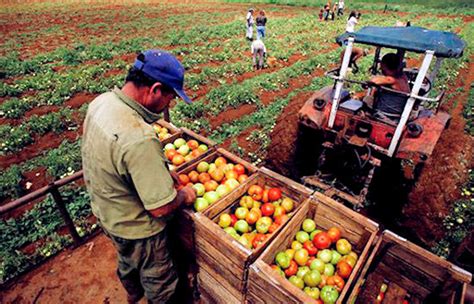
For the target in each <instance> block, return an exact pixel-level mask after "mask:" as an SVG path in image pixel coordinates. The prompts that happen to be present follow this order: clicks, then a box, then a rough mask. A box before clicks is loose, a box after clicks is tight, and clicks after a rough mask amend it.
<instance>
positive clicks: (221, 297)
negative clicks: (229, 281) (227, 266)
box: [198, 271, 244, 304]
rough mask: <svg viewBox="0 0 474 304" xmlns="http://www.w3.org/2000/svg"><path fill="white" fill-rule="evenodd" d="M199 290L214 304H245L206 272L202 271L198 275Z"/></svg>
mask: <svg viewBox="0 0 474 304" xmlns="http://www.w3.org/2000/svg"><path fill="white" fill-rule="evenodd" d="M198 280H199V290H200V291H201V292H203V293H205V295H206V297H208V298H210V299H211V300H212V302H213V303H219V304H228V303H229V304H234V303H235V304H237V303H243V300H244V299H242V298H240V299H239V298H236V297H235V296H234V295H233V294H232V293H231V292H229V290H227V289H226V288H225V287H224V286H223V285H222V284H221V283H220V282H219V281H217V280H216V279H214V277H213V276H212V275H210V274H209V273H207V272H206V271H200V272H199V274H198Z"/></svg>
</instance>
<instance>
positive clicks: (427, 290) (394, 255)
mask: <svg viewBox="0 0 474 304" xmlns="http://www.w3.org/2000/svg"><path fill="white" fill-rule="evenodd" d="M382 254H383V256H382ZM374 263H377V264H374ZM370 271H373V272H372V273H374V272H377V273H380V274H381V275H383V276H385V277H386V278H387V279H389V280H390V281H393V282H396V283H397V284H398V285H399V286H400V287H401V288H404V289H406V290H407V291H408V293H410V294H411V295H414V296H415V298H418V299H416V301H419V302H420V303H421V302H423V301H424V299H426V297H427V296H428V295H430V294H432V293H433V292H438V293H440V294H441V295H442V296H443V297H444V299H447V300H448V299H449V300H448V302H450V303H453V304H454V303H464V301H463V298H462V297H461V294H462V290H464V288H465V286H466V285H467V284H468V282H470V279H471V275H470V274H469V273H468V272H466V271H465V270H463V269H461V268H459V267H457V266H455V265H453V264H451V263H450V262H448V261H446V260H443V259H441V258H440V257H437V256H436V255H434V254H432V253H430V252H428V251H426V250H424V249H422V248H420V247H418V246H416V245H415V244H413V243H411V242H409V241H407V240H406V239H404V238H402V237H400V236H397V235H396V234H394V233H393V232H391V231H389V230H385V231H384V232H383V233H382V235H381V237H380V238H379V240H378V241H377V243H376V245H375V247H374V249H373V251H372V253H371V255H370V257H369V259H368V260H367V263H366V265H365V267H364V269H363V270H362V272H361V275H360V278H361V280H359V282H357V283H356V285H355V286H354V289H353V291H352V293H351V294H350V296H349V298H348V300H349V301H354V300H355V298H356V297H357V294H356V290H357V289H358V288H362V291H360V292H363V288H364V286H362V287H361V282H362V279H363V278H366V280H370V278H371V273H370ZM389 288H390V287H389ZM454 299H458V300H456V301H454ZM413 300H414V303H415V302H416V301H415V299H413Z"/></svg>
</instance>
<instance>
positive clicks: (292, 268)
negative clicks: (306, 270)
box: [285, 260, 298, 278]
mask: <svg viewBox="0 0 474 304" xmlns="http://www.w3.org/2000/svg"><path fill="white" fill-rule="evenodd" d="M297 272H298V264H296V262H295V260H291V262H290V267H288V268H287V269H285V275H286V277H287V278H289V277H291V276H293V275H295V274H296V273H297Z"/></svg>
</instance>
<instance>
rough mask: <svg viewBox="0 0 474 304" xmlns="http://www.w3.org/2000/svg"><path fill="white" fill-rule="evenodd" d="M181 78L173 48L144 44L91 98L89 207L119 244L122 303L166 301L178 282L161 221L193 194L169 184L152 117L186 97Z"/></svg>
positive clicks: (86, 157)
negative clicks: (119, 77) (112, 82)
mask: <svg viewBox="0 0 474 304" xmlns="http://www.w3.org/2000/svg"><path fill="white" fill-rule="evenodd" d="M183 82H184V68H183V66H182V65H181V63H180V62H179V61H178V60H177V59H176V58H175V57H174V56H173V55H171V54H169V53H167V52H165V51H162V50H148V51H146V52H143V53H141V54H139V55H138V57H137V59H136V60H135V63H134V64H133V66H132V67H131V68H130V70H129V71H128V75H127V77H126V79H125V84H124V86H123V87H122V88H121V89H119V88H115V89H113V90H112V91H110V92H107V93H104V94H102V95H100V96H98V97H97V98H95V99H94V100H93V101H92V102H91V104H90V105H89V109H88V111H87V115H86V118H85V122H84V134H83V139H82V151H81V152H82V165H83V169H84V181H85V184H86V187H87V190H88V191H89V193H90V196H91V206H92V212H93V213H94V215H95V216H96V217H97V218H98V221H99V223H100V225H101V227H102V228H103V230H104V232H105V234H106V235H107V236H108V237H109V238H110V239H111V241H112V243H113V245H114V247H115V249H116V250H117V256H118V269H117V275H118V277H119V279H120V281H121V283H122V285H123V287H124V288H125V290H126V291H127V300H128V303H136V302H138V301H139V300H140V299H141V298H143V296H145V297H146V298H147V300H148V303H167V302H169V301H171V299H172V297H173V295H174V294H175V289H176V286H177V283H178V277H177V272H176V270H175V265H174V264H173V262H172V259H171V256H170V253H169V251H168V244H167V229H166V227H167V221H168V219H169V218H170V216H171V215H172V214H173V213H174V211H175V210H177V209H178V208H180V207H182V206H183V205H190V204H192V203H193V202H194V200H195V198H196V194H195V192H194V190H193V189H192V188H191V187H189V186H187V187H184V188H182V189H181V190H179V191H177V190H176V189H175V182H174V178H173V177H172V175H171V173H170V171H169V170H168V167H167V164H166V161H165V159H166V158H165V156H164V154H163V149H162V146H161V143H160V141H159V140H158V137H157V136H156V133H155V131H154V130H153V127H152V125H151V123H153V122H154V121H156V120H158V119H159V118H160V115H159V113H161V112H163V110H164V109H166V108H167V107H168V105H169V103H170V102H171V100H173V99H174V98H175V97H177V96H179V97H181V98H182V99H183V100H184V101H186V102H187V103H190V102H191V100H190V99H189V97H187V96H186V94H185V92H184V91H183ZM104 279H105V278H104ZM175 296H176V295H175Z"/></svg>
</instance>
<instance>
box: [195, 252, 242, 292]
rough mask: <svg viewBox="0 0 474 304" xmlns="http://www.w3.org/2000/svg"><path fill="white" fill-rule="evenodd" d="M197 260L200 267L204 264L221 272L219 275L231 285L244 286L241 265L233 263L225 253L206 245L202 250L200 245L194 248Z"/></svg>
mask: <svg viewBox="0 0 474 304" xmlns="http://www.w3.org/2000/svg"><path fill="white" fill-rule="evenodd" d="M196 252H197V253H196V258H197V262H198V264H199V265H200V267H202V265H206V266H208V267H210V268H212V269H215V271H218V272H219V273H221V275H222V276H223V277H225V278H227V279H226V280H228V281H229V282H230V283H231V284H232V286H234V287H235V288H237V289H239V290H243V289H244V288H245V284H244V283H245V281H244V280H245V273H244V269H242V266H241V265H236V264H234V263H233V262H232V261H231V260H229V259H228V258H227V257H226V256H225V255H223V254H221V253H219V251H218V250H216V249H212V248H211V247H210V246H207V245H206V248H205V250H202V249H201V248H200V246H199V245H198V246H197V250H196Z"/></svg>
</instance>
